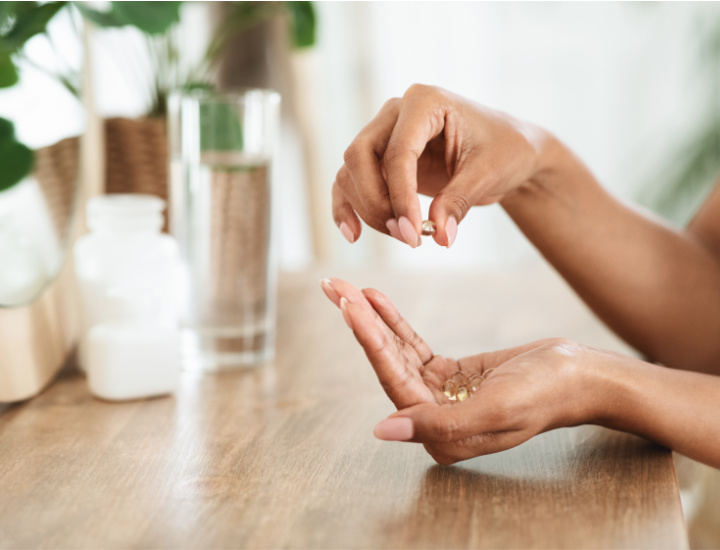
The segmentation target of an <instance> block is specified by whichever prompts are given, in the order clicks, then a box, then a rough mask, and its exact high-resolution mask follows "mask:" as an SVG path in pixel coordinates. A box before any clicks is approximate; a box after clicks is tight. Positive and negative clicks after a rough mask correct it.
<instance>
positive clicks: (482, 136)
mask: <svg viewBox="0 0 720 550" xmlns="http://www.w3.org/2000/svg"><path fill="white" fill-rule="evenodd" d="M548 137H549V136H548V134H547V133H546V132H544V131H543V130H541V129H540V128H538V127H537V126H533V125H531V124H529V123H525V122H522V121H519V120H517V119H514V118H512V117H510V116H508V115H506V114H504V113H501V112H498V111H494V110H492V109H489V108H487V107H483V106H481V105H479V104H476V103H474V102H472V101H469V100H467V99H464V98H462V97H460V96H457V95H455V94H452V93H450V92H448V91H446V90H443V89H441V88H436V87H433V86H423V85H414V86H412V87H410V88H409V89H408V91H407V92H406V93H405V95H404V96H403V97H402V98H395V99H391V100H389V101H388V102H387V103H385V105H384V106H383V108H382V109H381V110H380V112H379V113H378V114H377V116H376V117H375V119H373V120H372V121H371V122H370V124H368V125H367V126H366V127H365V128H364V129H363V130H362V131H361V132H360V134H359V135H358V136H357V137H356V138H355V140H354V141H353V142H352V143H351V144H350V146H349V147H348V149H347V150H346V151H345V155H344V160H345V163H344V165H343V166H342V168H341V169H340V171H339V172H338V174H337V177H336V180H335V183H334V185H333V190H332V205H333V217H334V219H335V223H336V224H337V226H338V228H339V229H340V231H341V232H342V234H343V235H344V236H345V238H346V239H347V240H348V241H350V242H351V243H352V242H355V241H356V240H357V239H358V238H359V237H360V233H361V231H362V224H361V222H360V219H362V220H363V221H364V222H365V223H366V224H367V225H369V226H370V227H372V228H374V229H376V230H377V231H380V232H382V233H386V234H389V235H391V236H392V237H394V238H396V239H398V240H400V241H402V242H405V243H407V244H408V245H410V246H412V247H413V248H415V247H416V246H418V245H419V244H420V242H421V241H420V235H421V233H422V231H423V227H422V224H423V217H422V215H421V213H420V204H419V201H418V196H417V195H418V193H422V194H424V195H428V196H430V197H434V200H433V202H432V204H431V206H430V212H429V220H427V221H432V222H434V224H435V227H436V230H435V231H434V233H433V238H434V239H435V241H436V242H437V243H438V244H440V245H442V246H450V245H452V243H453V241H454V240H455V237H456V235H457V227H458V223H460V222H461V221H462V219H463V218H464V217H465V215H466V214H467V212H468V210H469V209H470V207H472V206H475V205H486V204H492V203H495V202H499V201H500V200H502V199H503V198H504V197H505V196H507V194H508V193H512V192H513V191H514V190H515V189H517V188H518V187H519V186H521V185H522V184H523V183H524V182H526V181H528V180H529V179H531V178H532V177H533V176H534V175H535V174H537V173H538V172H539V171H540V170H542V169H543V163H542V162H541V157H542V154H543V151H544V148H545V146H546V144H547V142H548Z"/></svg>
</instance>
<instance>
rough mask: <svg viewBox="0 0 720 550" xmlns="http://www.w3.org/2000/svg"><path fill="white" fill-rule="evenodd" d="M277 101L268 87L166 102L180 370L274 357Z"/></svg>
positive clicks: (179, 96) (200, 94)
mask: <svg viewBox="0 0 720 550" xmlns="http://www.w3.org/2000/svg"><path fill="white" fill-rule="evenodd" d="M279 106H280V96H279V95H278V94H277V93H275V92H272V91H269V90H247V91H244V92H241V93H215V92H210V91H206V90H195V91H190V92H176V93H174V94H172V95H171V97H170V99H169V104H168V136H169V149H170V178H171V186H170V231H171V233H172V234H173V236H174V237H175V238H176V239H177V241H178V244H179V247H180V254H181V259H182V264H183V276H182V277H181V279H182V295H183V304H182V313H181V319H182V327H183V364H184V366H185V367H186V368H189V369H192V370H203V371H214V370H224V369H228V368H235V367H245V366H252V365H259V364H262V363H264V362H266V361H268V360H270V359H272V357H273V354H274V336H275V294H276V289H275V286H276V277H275V266H274V261H273V254H272V248H273V247H272V246H271V244H272V238H271V228H272V223H271V214H272V188H271V174H272V162H273V157H274V156H275V150H276V145H277V141H278V139H277V138H278V126H279V124H278V123H279Z"/></svg>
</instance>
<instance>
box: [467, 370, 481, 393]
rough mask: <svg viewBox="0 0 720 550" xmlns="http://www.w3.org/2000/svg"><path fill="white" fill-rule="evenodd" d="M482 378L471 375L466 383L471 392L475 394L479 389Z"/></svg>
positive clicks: (477, 375)
mask: <svg viewBox="0 0 720 550" xmlns="http://www.w3.org/2000/svg"><path fill="white" fill-rule="evenodd" d="M482 381H483V377H482V376H480V375H479V374H477V373H476V374H473V375H472V376H471V377H470V378H469V380H468V383H467V387H468V389H469V390H470V391H471V392H476V391H478V390H479V389H480V384H482Z"/></svg>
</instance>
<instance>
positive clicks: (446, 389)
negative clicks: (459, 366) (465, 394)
mask: <svg viewBox="0 0 720 550" xmlns="http://www.w3.org/2000/svg"><path fill="white" fill-rule="evenodd" d="M457 391H458V387H457V384H456V383H455V382H453V381H452V380H448V381H447V382H445V383H444V384H443V385H442V392H443V393H444V394H445V397H447V398H448V399H449V400H450V401H455V396H456V394H457Z"/></svg>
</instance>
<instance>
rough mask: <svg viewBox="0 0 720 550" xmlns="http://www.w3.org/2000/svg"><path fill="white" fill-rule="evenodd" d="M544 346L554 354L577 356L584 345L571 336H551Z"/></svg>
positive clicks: (569, 356) (568, 356)
mask: <svg viewBox="0 0 720 550" xmlns="http://www.w3.org/2000/svg"><path fill="white" fill-rule="evenodd" d="M543 347H544V348H545V349H546V350H547V351H549V352H550V353H552V354H553V355H557V356H560V357H567V358H572V357H576V356H577V355H579V354H580V353H581V351H582V346H581V345H580V344H578V343H577V342H576V341H574V340H570V339H569V338H550V339H549V340H548V341H547V342H546V344H545V345H544V346H543Z"/></svg>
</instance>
